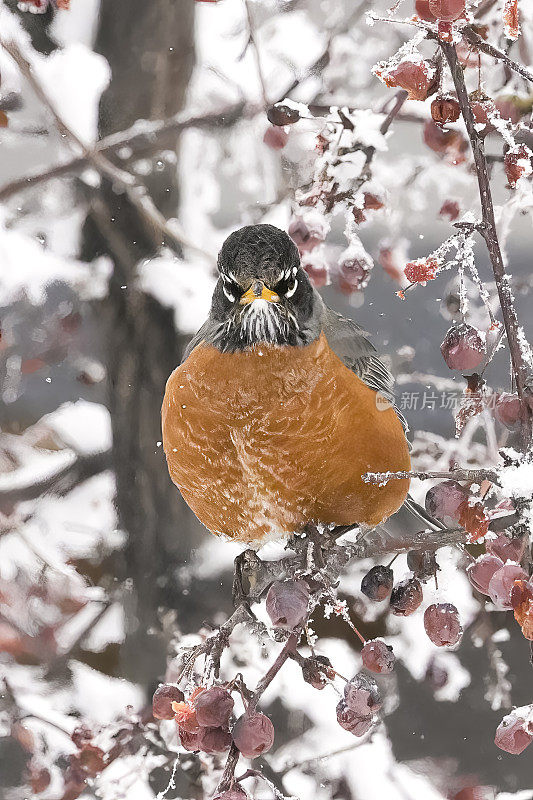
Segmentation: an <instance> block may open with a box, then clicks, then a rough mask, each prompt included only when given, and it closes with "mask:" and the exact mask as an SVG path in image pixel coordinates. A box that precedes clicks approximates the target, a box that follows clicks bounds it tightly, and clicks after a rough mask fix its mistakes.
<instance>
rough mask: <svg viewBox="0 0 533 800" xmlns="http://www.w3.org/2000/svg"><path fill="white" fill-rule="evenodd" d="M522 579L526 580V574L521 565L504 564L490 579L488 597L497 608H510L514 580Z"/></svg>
mask: <svg viewBox="0 0 533 800" xmlns="http://www.w3.org/2000/svg"><path fill="white" fill-rule="evenodd" d="M523 580H527V574H526V573H525V572H524V570H523V569H522V567H520V566H519V565H518V564H511V563H507V564H504V565H503V567H500V569H499V570H497V571H496V572H495V573H494V575H493V576H492V578H491V579H490V582H489V596H490V599H491V600H492V602H493V603H494V604H495V605H497V606H498V607H499V608H512V607H513V606H512V603H511V591H512V588H513V585H514V582H515V581H523Z"/></svg>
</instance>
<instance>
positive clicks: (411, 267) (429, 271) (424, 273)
mask: <svg viewBox="0 0 533 800" xmlns="http://www.w3.org/2000/svg"><path fill="white" fill-rule="evenodd" d="M439 266H440V265H439V262H438V261H437V260H436V259H435V258H427V259H425V258H419V259H417V260H416V261H409V262H408V263H407V264H406V265H405V270H404V272H405V277H406V278H407V280H409V281H410V282H411V283H421V284H422V286H425V285H426V283H427V282H428V281H433V280H435V278H436V277H437V273H438V271H439Z"/></svg>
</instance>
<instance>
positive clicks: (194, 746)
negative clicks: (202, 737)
mask: <svg viewBox="0 0 533 800" xmlns="http://www.w3.org/2000/svg"><path fill="white" fill-rule="evenodd" d="M179 737H180V743H181V746H182V747H183V749H184V750H188V752H189V753H196V752H197V751H198V750H199V749H200V745H199V744H198V734H197V733H189V731H186V730H183V728H179Z"/></svg>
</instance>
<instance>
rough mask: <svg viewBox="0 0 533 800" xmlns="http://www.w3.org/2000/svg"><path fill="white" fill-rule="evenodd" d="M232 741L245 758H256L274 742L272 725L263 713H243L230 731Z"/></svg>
mask: <svg viewBox="0 0 533 800" xmlns="http://www.w3.org/2000/svg"><path fill="white" fill-rule="evenodd" d="M232 736H233V741H234V743H235V746H236V747H237V749H238V750H240V752H241V753H242V754H243V756H244V757H245V758H256V757H257V756H260V755H261V753H266V752H267V750H270V748H271V747H272V745H273V743H274V726H273V725H272V723H271V721H270V720H269V718H268V717H267V716H265V714H261V713H260V712H256V713H254V714H250V715H248V714H243V716H242V717H239V719H238V720H237V722H236V723H235V725H234V726H233V731H232Z"/></svg>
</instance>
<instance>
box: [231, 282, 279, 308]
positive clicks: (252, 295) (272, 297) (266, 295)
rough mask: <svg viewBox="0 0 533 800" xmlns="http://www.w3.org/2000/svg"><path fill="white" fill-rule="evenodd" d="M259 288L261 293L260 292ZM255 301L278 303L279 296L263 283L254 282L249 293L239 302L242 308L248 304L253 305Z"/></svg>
mask: <svg viewBox="0 0 533 800" xmlns="http://www.w3.org/2000/svg"><path fill="white" fill-rule="evenodd" d="M259 288H260V289H261V291H260V292H259ZM254 300H267V301H268V302H269V303H278V302H279V295H277V294H276V293H275V292H273V291H272V290H271V289H269V288H268V287H267V286H265V284H264V283H262V281H254V282H253V283H252V285H251V286H250V288H249V289H248V291H246V292H245V293H244V294H243V295H242V297H241V299H240V300H239V302H240V304H241V306H245V305H247V304H248V303H253V301H254Z"/></svg>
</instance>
